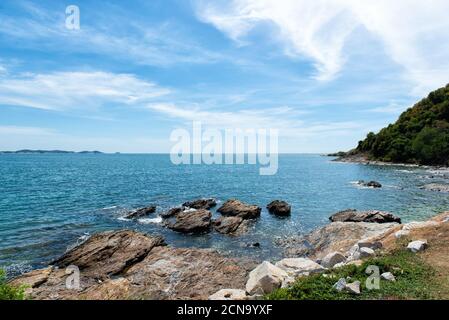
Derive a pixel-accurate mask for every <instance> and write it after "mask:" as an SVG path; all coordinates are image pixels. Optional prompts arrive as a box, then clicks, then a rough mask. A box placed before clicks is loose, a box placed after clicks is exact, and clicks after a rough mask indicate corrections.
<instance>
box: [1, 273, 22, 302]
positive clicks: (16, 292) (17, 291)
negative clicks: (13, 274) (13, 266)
mask: <svg viewBox="0 0 449 320" xmlns="http://www.w3.org/2000/svg"><path fill="white" fill-rule="evenodd" d="M24 299H25V288H23V287H21V288H15V287H12V286H10V285H8V284H7V283H6V275H5V272H4V271H3V270H1V269H0V300H24Z"/></svg>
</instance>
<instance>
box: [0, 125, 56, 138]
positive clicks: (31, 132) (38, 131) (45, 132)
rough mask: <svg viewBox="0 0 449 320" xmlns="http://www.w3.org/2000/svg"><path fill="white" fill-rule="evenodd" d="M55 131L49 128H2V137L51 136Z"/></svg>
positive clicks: (0, 128) (0, 127)
mask: <svg viewBox="0 0 449 320" xmlns="http://www.w3.org/2000/svg"><path fill="white" fill-rule="evenodd" d="M53 134H54V131H53V130H52V129H48V128H40V127H22V126H0V135H4V136H5V138H8V137H10V136H11V135H25V136H50V135H53Z"/></svg>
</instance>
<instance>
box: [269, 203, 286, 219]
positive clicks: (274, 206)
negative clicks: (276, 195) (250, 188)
mask: <svg viewBox="0 0 449 320" xmlns="http://www.w3.org/2000/svg"><path fill="white" fill-rule="evenodd" d="M267 209H268V212H270V213H272V214H274V215H276V216H280V217H285V216H289V215H290V213H291V209H292V208H291V206H290V205H289V204H288V203H287V202H285V201H280V200H274V201H272V202H270V203H269V204H268V205H267Z"/></svg>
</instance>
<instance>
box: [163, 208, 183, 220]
mask: <svg viewBox="0 0 449 320" xmlns="http://www.w3.org/2000/svg"><path fill="white" fill-rule="evenodd" d="M182 211H184V208H183V207H176V208H171V209H170V210H168V211H167V212H164V213H161V217H162V218H164V219H168V218H171V217H174V216H176V215H177V214H178V213H180V212H182Z"/></svg>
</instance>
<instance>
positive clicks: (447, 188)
mask: <svg viewBox="0 0 449 320" xmlns="http://www.w3.org/2000/svg"><path fill="white" fill-rule="evenodd" d="M421 189H424V190H428V191H436V192H444V193H447V192H449V185H447V184H438V183H430V184H426V185H424V186H422V187H421Z"/></svg>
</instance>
